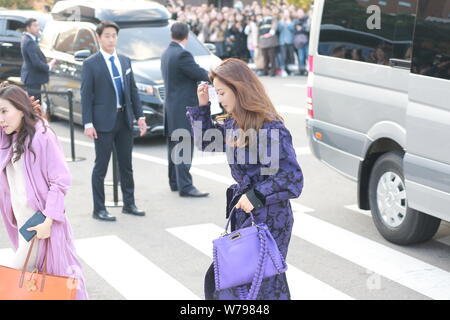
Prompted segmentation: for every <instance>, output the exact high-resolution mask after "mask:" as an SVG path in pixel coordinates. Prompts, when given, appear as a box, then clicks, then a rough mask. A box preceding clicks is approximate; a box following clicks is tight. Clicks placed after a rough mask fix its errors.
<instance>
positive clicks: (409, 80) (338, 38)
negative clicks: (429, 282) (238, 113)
mask: <svg viewBox="0 0 450 320" xmlns="http://www.w3.org/2000/svg"><path fill="white" fill-rule="evenodd" d="M313 10H314V13H313V19H312V26H311V33H310V46H309V75H308V98H307V99H308V101H307V104H308V119H307V120H306V126H307V131H308V136H309V142H310V146H311V149H312V151H313V154H314V155H315V156H316V157H317V158H318V159H320V160H321V161H322V162H323V163H325V164H327V165H329V166H330V167H332V168H334V169H336V170H337V171H338V172H340V173H342V174H343V175H344V176H346V177H348V178H350V179H352V180H354V181H356V182H357V183H358V203H359V207H360V208H361V209H365V210H369V209H370V210H371V212H372V217H373V220H374V223H375V225H376V227H377V229H378V231H379V232H380V233H381V234H382V235H383V237H384V238H386V239H387V240H389V241H391V242H393V243H397V244H401V245H408V244H413V243H418V242H423V241H426V240H429V239H431V238H432V237H433V236H434V234H435V233H436V231H437V230H438V228H439V225H440V222H441V219H442V220H446V221H449V220H450V0H404V1H393V0H383V1H374V0H316V1H315V2H314V9H313Z"/></svg>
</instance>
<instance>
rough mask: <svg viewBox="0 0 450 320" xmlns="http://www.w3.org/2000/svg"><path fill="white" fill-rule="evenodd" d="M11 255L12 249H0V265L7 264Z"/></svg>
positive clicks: (12, 255) (12, 253)
mask: <svg viewBox="0 0 450 320" xmlns="http://www.w3.org/2000/svg"><path fill="white" fill-rule="evenodd" d="M13 257H14V250H13V249H0V266H7V265H8V264H9V262H10V261H12V259H13Z"/></svg>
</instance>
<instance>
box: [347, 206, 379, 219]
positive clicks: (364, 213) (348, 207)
mask: <svg viewBox="0 0 450 320" xmlns="http://www.w3.org/2000/svg"><path fill="white" fill-rule="evenodd" d="M344 208H346V209H349V210H351V211H354V212H357V213H359V214H363V215H365V216H368V217H372V214H371V213H370V210H361V209H360V208H358V205H357V204H351V205H348V206H344Z"/></svg>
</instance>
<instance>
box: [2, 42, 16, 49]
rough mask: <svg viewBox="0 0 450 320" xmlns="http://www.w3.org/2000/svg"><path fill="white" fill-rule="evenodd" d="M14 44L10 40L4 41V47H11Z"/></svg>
mask: <svg viewBox="0 0 450 320" xmlns="http://www.w3.org/2000/svg"><path fill="white" fill-rule="evenodd" d="M12 46H13V44H12V43H9V42H2V47H6V48H11V47H12Z"/></svg>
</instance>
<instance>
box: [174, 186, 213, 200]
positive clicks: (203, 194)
mask: <svg viewBox="0 0 450 320" xmlns="http://www.w3.org/2000/svg"><path fill="white" fill-rule="evenodd" d="M208 195H209V193H208V192H200V191H198V190H197V188H195V187H193V188H192V189H191V190H189V191H186V192H183V191H181V192H180V197H193V198H203V197H207V196H208Z"/></svg>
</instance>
